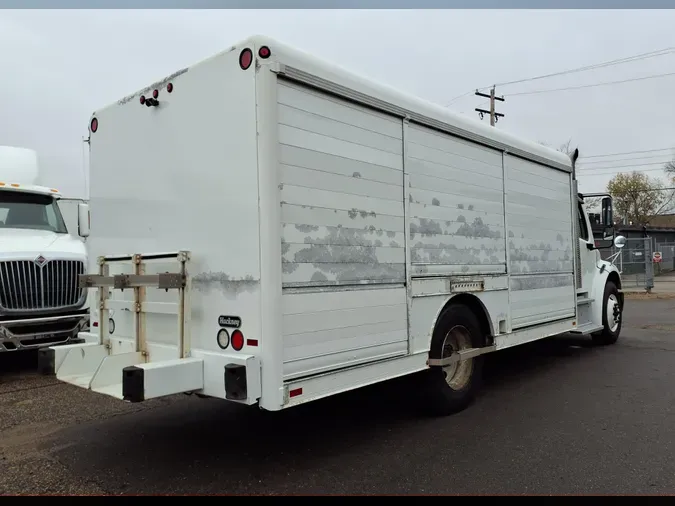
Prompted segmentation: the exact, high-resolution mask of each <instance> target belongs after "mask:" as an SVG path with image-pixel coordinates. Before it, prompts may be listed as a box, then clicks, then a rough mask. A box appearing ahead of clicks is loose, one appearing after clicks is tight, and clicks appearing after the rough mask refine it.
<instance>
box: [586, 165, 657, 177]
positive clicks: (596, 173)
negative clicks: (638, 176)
mask: <svg viewBox="0 0 675 506" xmlns="http://www.w3.org/2000/svg"><path fill="white" fill-rule="evenodd" d="M629 167H633V166H632V165H630V166H629ZM615 168H616V167H615ZM615 168H614V169H615ZM598 169H612V167H598ZM658 170H661V171H662V170H663V168H658V169H644V170H640V168H639V167H634V168H633V170H631V171H630V172H656V171H658ZM621 172H626V171H621V170H610V171H609V172H594V171H590V172H589V171H584V172H582V171H579V175H580V176H581V175H588V176H608V175H616V174H619V173H621Z"/></svg>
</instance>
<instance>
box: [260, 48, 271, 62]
mask: <svg viewBox="0 0 675 506" xmlns="http://www.w3.org/2000/svg"><path fill="white" fill-rule="evenodd" d="M271 55H272V51H270V48H269V47H267V46H262V47H261V48H260V49H258V56H260V57H261V58H262V59H263V60H265V59H267V58H269V57H270V56H271Z"/></svg>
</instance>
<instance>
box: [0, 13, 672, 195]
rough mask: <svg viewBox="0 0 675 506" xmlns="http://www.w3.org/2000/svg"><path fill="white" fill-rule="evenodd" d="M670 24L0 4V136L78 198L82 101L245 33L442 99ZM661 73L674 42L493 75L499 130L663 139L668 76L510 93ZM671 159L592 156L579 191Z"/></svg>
mask: <svg viewBox="0 0 675 506" xmlns="http://www.w3.org/2000/svg"><path fill="white" fill-rule="evenodd" d="M674 25H675V10H670V11H656V10H651V11H650V10H644V11H638V10H635V11H612V10H603V11H590V10H579V11H553V10H540V11H527V10H510V11H489V10H475V11H460V10H444V11H432V10H419V11H412V10H408V11H383V10H378V11H364V10H353V11H322V10H311V11H309V10H308V11H265V10H252V11H233V10H220V11H206V10H194V11H190V10H154V11H138V10H129V11H126V10H116V11H115V10H111V11H104V10H87V11H74V10H62V11H40V10H25V11H10V10H0V66H1V68H2V79H0V118H2V121H0V145H12V146H23V147H29V148H33V149H36V150H37V151H38V153H39V156H40V162H41V171H42V174H43V182H44V184H47V185H51V186H55V187H58V188H59V189H61V190H62V191H63V192H64V193H65V194H67V195H69V196H79V197H81V196H84V195H85V190H84V178H83V144H82V136H84V135H86V133H87V122H88V119H89V116H90V114H91V113H92V112H93V111H94V110H95V109H97V108H101V107H102V106H105V105H108V104H109V103H111V102H113V101H115V100H117V99H119V98H121V97H123V96H125V95H127V94H129V93H131V92H134V91H136V90H138V89H140V88H142V87H144V86H146V85H148V84H150V83H152V82H154V81H155V80H157V79H158V78H162V77H164V76H166V75H168V74H170V73H172V72H173V71H175V70H178V69H180V68H182V67H185V66H189V65H191V64H193V63H194V62H196V61H199V60H201V59H203V58H205V57H208V56H211V55H212V54H214V53H217V52H219V51H221V50H223V49H225V48H226V47H227V46H228V45H231V44H232V43H235V42H238V41H239V40H241V39H244V38H246V37H247V36H248V35H251V34H255V33H258V34H263V35H268V36H271V37H274V38H277V39H279V40H281V41H283V42H286V43H289V44H291V45H294V46H296V47H298V48H300V49H303V50H305V51H308V52H311V53H314V54H315V55H317V56H319V57H322V58H326V59H328V60H332V61H334V62H336V63H338V64H340V65H342V66H344V67H346V68H348V69H351V70H354V71H356V72H358V73H360V74H364V75H366V76H369V77H371V78H374V79H376V80H379V81H383V82H385V83H387V84H389V85H392V86H394V87H397V88H399V89H401V90H403V91H406V92H409V93H413V94H415V95H417V96H420V97H422V98H425V99H427V100H431V101H434V102H437V103H440V104H447V103H448V102H449V101H450V100H451V99H452V98H454V97H456V96H458V95H461V94H463V93H466V92H468V91H471V90H473V89H475V88H477V87H484V86H488V85H491V84H493V83H503V82H509V81H513V80H520V79H524V78H529V77H533V76H537V75H542V74H549V73H554V72H558V71H562V70H567V69H571V68H577V67H581V66H584V65H592V64H596V63H600V62H604V61H608V60H614V59H618V58H623V57H628V56H632V55H637V54H640V53H646V52H649V51H655V50H660V49H664V48H668V47H670V46H675V38H674V37H673V33H674V32H673V26H674ZM669 72H673V73H675V52H671V53H670V54H668V55H666V56H661V57H657V58H649V59H645V60H641V61H638V62H635V63H629V64H624V65H617V66H611V67H607V68H604V69H596V70H593V71H589V72H582V73H574V74H570V75H566V76H559V77H553V78H548V79H541V80H537V81H531V82H525V83H520V84H513V85H509V86H503V87H498V88H497V94H498V95H501V94H503V95H505V97H506V102H505V103H498V111H500V112H503V113H505V114H506V117H505V118H503V119H502V120H501V121H500V122H499V123H498V125H497V128H500V129H504V130H508V131H510V132H514V133H517V134H521V135H523V136H525V137H527V138H530V139H531V140H534V141H540V142H545V143H548V144H551V145H554V146H557V145H560V144H561V143H564V142H565V141H567V140H568V139H570V138H571V139H572V142H573V144H574V145H575V146H578V147H579V148H580V151H581V154H582V157H583V156H584V155H596V154H607V153H623V152H629V151H630V152H633V151H643V150H655V149H664V148H672V147H675V94H674V93H673V91H672V90H673V89H674V85H675V76H670V77H664V78H660V79H646V80H640V81H634V82H628V83H624V84H616V85H610V86H598V87H591V88H582V89H578V90H568V91H558V92H551V93H540V94H530V95H514V96H509V94H510V93H514V94H515V93H522V92H528V91H533V90H542V89H552V88H565V87H570V86H581V85H587V84H595V83H601V82H611V81H619V80H623V79H633V78H636V77H643V76H651V75H655V74H664V73H669ZM483 102H484V101H482V100H481V99H480V98H479V97H475V96H473V95H471V94H469V95H468V96H467V97H464V98H462V99H460V100H457V101H455V102H453V103H452V105H451V106H450V108H452V109H454V110H456V111H460V112H464V113H466V114H467V115H469V116H471V117H473V118H477V114H476V113H474V112H473V109H474V108H475V107H476V106H482V105H483ZM670 156H671V151H660V152H649V153H644V154H636V155H625V156H616V157H607V158H593V159H589V160H588V161H587V165H586V168H584V169H582V170H581V172H580V181H581V190H582V191H602V190H604V189H605V186H606V183H607V181H608V179H609V178H610V177H611V174H607V173H608V172H616V171H617V170H630V168H615V167H617V166H619V165H626V164H631V163H635V162H637V163H638V164H640V163H643V164H651V165H645V166H643V170H645V169H647V170H648V172H647V173H648V174H649V175H650V176H662V175H663V174H662V172H661V171H660V169H659V165H656V164H658V163H660V162H664V161H665V160H667V159H668V157H670ZM622 158H623V159H624V160H621V159H622ZM626 158H637V160H628V161H626V160H625V159H626ZM601 160H605V162H603V163H590V162H598V161H601ZM582 166H583V164H582ZM602 167H609V169H602ZM652 169H656V170H652ZM593 174H596V175H593Z"/></svg>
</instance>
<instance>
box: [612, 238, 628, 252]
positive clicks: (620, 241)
mask: <svg viewBox="0 0 675 506" xmlns="http://www.w3.org/2000/svg"><path fill="white" fill-rule="evenodd" d="M625 245H626V238H625V237H624V236H622V235H617V236H616V237H615V238H614V247H615V248H618V249H621V248H623V247H624V246H625Z"/></svg>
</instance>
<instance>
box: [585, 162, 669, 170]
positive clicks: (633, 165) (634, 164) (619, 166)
mask: <svg viewBox="0 0 675 506" xmlns="http://www.w3.org/2000/svg"><path fill="white" fill-rule="evenodd" d="M616 161H617V162H620V161H621V160H616ZM607 163H611V161H610V162H607ZM666 163H667V162H647V163H629V164H628V165H607V166H606V167H579V170H582V169H584V168H585V169H586V171H589V170H603V169H621V168H624V167H636V168H637V167H645V166H648V165H665V164H666Z"/></svg>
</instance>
